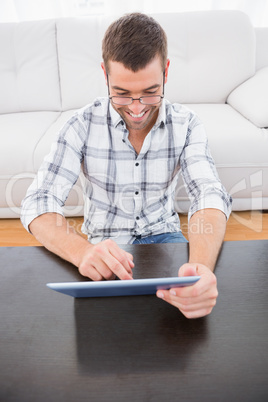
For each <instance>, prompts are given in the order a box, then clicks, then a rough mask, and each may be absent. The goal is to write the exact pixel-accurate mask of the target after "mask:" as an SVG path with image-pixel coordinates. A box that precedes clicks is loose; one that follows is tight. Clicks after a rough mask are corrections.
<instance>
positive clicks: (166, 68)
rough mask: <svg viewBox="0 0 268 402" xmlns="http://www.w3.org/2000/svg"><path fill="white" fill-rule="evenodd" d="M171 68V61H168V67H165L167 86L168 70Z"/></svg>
mask: <svg viewBox="0 0 268 402" xmlns="http://www.w3.org/2000/svg"><path fill="white" fill-rule="evenodd" d="M169 66H170V60H169V59H167V64H166V67H165V84H166V83H167V77H168V69H169Z"/></svg>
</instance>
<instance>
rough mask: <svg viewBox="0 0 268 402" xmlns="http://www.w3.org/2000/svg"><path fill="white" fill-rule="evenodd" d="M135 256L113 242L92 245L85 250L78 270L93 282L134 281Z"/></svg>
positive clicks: (105, 241)
mask: <svg viewBox="0 0 268 402" xmlns="http://www.w3.org/2000/svg"><path fill="white" fill-rule="evenodd" d="M133 267H134V263H133V256H132V255H131V254H130V253H128V252H126V251H124V250H122V249H121V248H120V247H119V246H118V245H117V244H116V243H115V242H114V241H113V240H110V239H108V240H104V241H102V242H100V243H98V244H95V245H93V244H90V245H89V247H87V248H86V249H85V250H84V253H83V255H82V258H81V261H80V263H79V266H78V269H79V272H80V274H81V275H83V276H87V277H88V278H90V279H92V280H93V281H101V280H103V279H115V276H117V277H118V278H119V279H133V277H132V269H133Z"/></svg>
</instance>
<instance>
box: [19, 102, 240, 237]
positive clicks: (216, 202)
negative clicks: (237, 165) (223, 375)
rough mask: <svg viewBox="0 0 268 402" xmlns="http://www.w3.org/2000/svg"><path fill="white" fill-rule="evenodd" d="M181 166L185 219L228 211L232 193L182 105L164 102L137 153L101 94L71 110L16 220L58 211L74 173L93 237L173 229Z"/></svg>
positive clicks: (203, 136)
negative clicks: (202, 211)
mask: <svg viewBox="0 0 268 402" xmlns="http://www.w3.org/2000/svg"><path fill="white" fill-rule="evenodd" d="M179 171H180V172H181V174H182V177H183V180H184V184H185V188H186V191H187V194H188V196H189V198H190V202H191V204H190V209H189V218H190V217H191V216H192V214H194V213H195V212H196V211H198V210H200V209H204V208H216V209H219V210H221V211H222V212H224V213H225V215H226V217H227V218H228V217H229V214H230V212H231V203H232V201H231V197H230V196H229V194H228V193H227V192H226V190H225V189H224V187H223V186H222V184H221V182H220V180H219V178H218V175H217V172H216V168H215V165H214V162H213V159H212V157H211V154H210V151H209V148H208V141H207V137H206V133H205V130H204V127H203V125H202V124H201V122H200V120H199V119H198V117H197V116H196V115H195V114H194V113H193V112H192V111H190V110H189V109H188V108H186V107H184V106H182V105H179V104H171V103H169V102H168V101H167V100H163V103H162V105H161V107H160V110H159V115H158V118H157V121H156V123H155V125H154V127H153V128H152V130H151V131H150V132H149V133H148V135H147V136H146V138H145V140H144V143H143V146H142V149H141V151H140V153H139V154H137V153H136V151H135V150H134V148H133V147H132V145H131V143H130V142H129V140H128V130H127V129H126V126H125V123H124V121H123V120H122V118H121V117H120V115H119V114H118V113H117V112H116V111H115V110H114V109H113V107H112V106H111V104H110V103H109V100H108V99H107V98H98V99H96V100H95V102H94V103H92V104H90V105H87V106H86V107H84V108H83V109H81V110H79V111H77V112H76V113H75V114H74V116H73V117H72V118H71V119H70V120H69V121H68V122H67V123H66V124H65V125H64V127H63V128H62V129H61V130H60V132H59V135H58V137H57V139H56V141H55V142H54V143H53V145H52V148H51V152H50V153H49V155H48V156H47V157H46V158H45V160H44V162H43V164H42V165H41V167H40V169H39V171H38V174H37V176H36V178H35V180H34V181H33V183H32V185H31V186H30V188H29V189H28V192H27V194H26V197H25V199H24V201H23V203H22V215H21V220H22V223H23V225H24V226H25V228H26V229H27V230H29V229H28V226H29V224H30V222H31V221H32V220H33V219H34V218H36V217H37V216H39V215H41V214H44V213H46V212H56V213H59V214H62V215H63V206H64V203H65V201H66V199H67V197H68V194H69V192H70V190H71V188H72V187H73V185H74V184H75V183H76V181H77V179H78V177H79V175H80V178H81V182H82V186H83V193H84V223H83V227H82V231H83V232H84V233H86V234H87V236H88V239H89V240H90V241H91V242H92V243H97V242H99V241H101V240H104V239H106V238H112V239H113V240H115V241H116V242H117V243H118V244H120V243H121V244H123V243H132V242H133V241H134V240H135V239H136V237H140V236H142V237H143V236H148V235H152V234H153V235H156V234H160V233H167V232H178V231H179V230H180V221H179V217H178V214H177V213H176V212H175V190H176V184H177V181H178V173H179Z"/></svg>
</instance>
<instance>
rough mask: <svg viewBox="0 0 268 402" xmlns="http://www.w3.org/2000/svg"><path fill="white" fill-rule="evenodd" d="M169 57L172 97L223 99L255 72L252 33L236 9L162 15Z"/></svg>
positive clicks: (169, 93)
mask: <svg viewBox="0 0 268 402" xmlns="http://www.w3.org/2000/svg"><path fill="white" fill-rule="evenodd" d="M155 18H156V19H157V20H158V21H159V22H160V24H161V25H162V26H163V28H164V29H165V31H166V33H167V36H168V43H169V58H170V60H171V64H170V69H169V70H170V71H169V80H168V83H167V89H166V96H167V99H169V100H170V101H171V102H180V103H225V101H226V99H227V97H228V95H229V94H230V92H231V91H232V90H233V89H234V88H235V87H237V86H238V85H240V84H241V83H242V82H243V81H245V80H246V79H248V78H249V77H251V76H252V75H253V74H254V73H255V33H254V28H253V27H252V25H251V23H250V20H249V18H248V17H247V15H246V14H244V13H242V12H240V11H209V12H202V11H201V12H192V13H191V12H189V13H181V14H164V13H163V14H161V15H159V16H157V15H155Z"/></svg>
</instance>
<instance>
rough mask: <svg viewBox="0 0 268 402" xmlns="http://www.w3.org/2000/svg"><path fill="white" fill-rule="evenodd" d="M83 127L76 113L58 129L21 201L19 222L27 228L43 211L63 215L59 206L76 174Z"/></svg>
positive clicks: (81, 156) (80, 151)
mask: <svg viewBox="0 0 268 402" xmlns="http://www.w3.org/2000/svg"><path fill="white" fill-rule="evenodd" d="M86 131H87V129H86V124H85V122H84V120H83V118H82V116H79V115H75V116H73V117H72V118H71V119H70V120H69V121H68V122H67V123H66V124H65V125H64V127H63V128H62V130H61V131H60V132H59V135H58V137H57V139H56V141H55V142H54V143H53V144H52V147H51V151H50V153H49V154H48V155H47V156H46V157H45V159H44V161H43V163H42V165H41V166H40V168H39V170H38V172H37V175H36V177H35V179H34V180H33V182H32V184H31V186H30V187H29V189H28V191H27V193H26V196H25V198H24V200H23V201H22V205H21V206H22V209H21V222H22V224H23V226H24V227H25V229H26V230H28V231H29V224H30V223H31V222H32V221H33V220H34V219H35V218H37V217H38V216H40V215H42V214H45V213H48V212H55V213H58V214H61V215H63V209H62V207H63V206H64V204H65V201H66V199H67V197H68V195H69V192H70V190H71V188H72V187H73V185H74V184H75V183H76V181H77V179H78V177H79V173H80V168H81V163H82V160H83V144H84V138H85V135H86Z"/></svg>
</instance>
